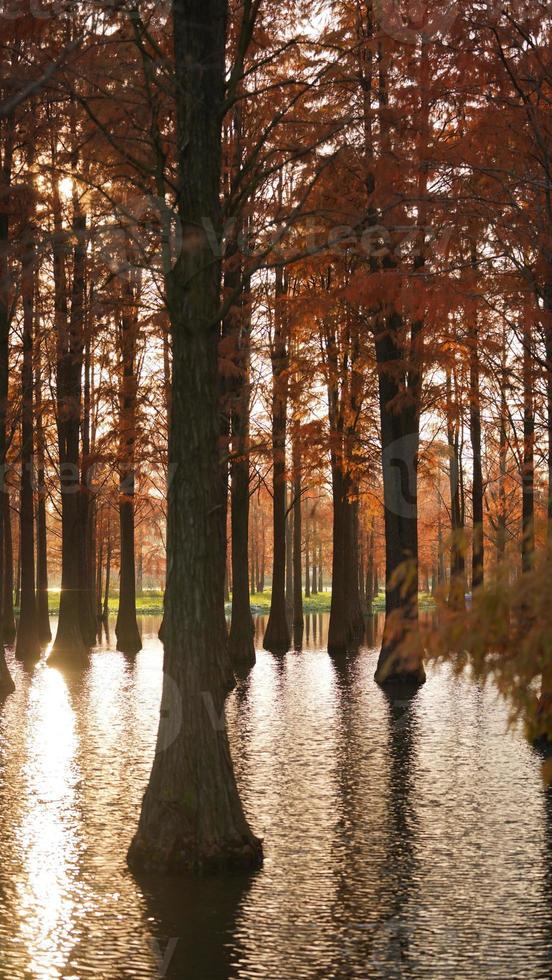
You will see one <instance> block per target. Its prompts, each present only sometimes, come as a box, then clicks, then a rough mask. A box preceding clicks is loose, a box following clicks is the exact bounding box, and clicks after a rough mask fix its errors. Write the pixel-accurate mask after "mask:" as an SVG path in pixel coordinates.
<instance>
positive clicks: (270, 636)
mask: <svg viewBox="0 0 552 980" xmlns="http://www.w3.org/2000/svg"><path fill="white" fill-rule="evenodd" d="M285 292H286V287H285V284H284V280H283V275H282V270H281V269H280V268H278V269H277V270H276V307H277V308H276V313H275V322H276V326H275V328H274V337H273V341H272V349H271V359H272V459H273V471H272V473H273V480H272V522H273V523H272V526H273V563H272V594H271V599H270V615H269V617H268V624H267V627H266V632H265V635H264V640H263V646H264V648H265V650H270V651H271V652H272V653H285V652H286V650H289V648H290V645H291V638H290V634H289V625H288V620H287V614H286V423H287V395H288V377H287V369H288V350H287V327H286V323H285V319H286V314H285V313H284V312H283V311H282V309H281V308H280V307H279V301H280V300H281V298H282V296H283V295H284V294H285Z"/></svg>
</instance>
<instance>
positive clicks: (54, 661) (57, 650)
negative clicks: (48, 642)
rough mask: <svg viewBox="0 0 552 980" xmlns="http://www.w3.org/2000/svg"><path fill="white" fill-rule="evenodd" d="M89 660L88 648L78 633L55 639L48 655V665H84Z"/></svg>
mask: <svg viewBox="0 0 552 980" xmlns="http://www.w3.org/2000/svg"><path fill="white" fill-rule="evenodd" d="M89 661H90V648H89V647H87V646H85V644H84V643H83V642H82V638H81V637H80V635H79V636H78V637H77V636H74V637H63V639H62V640H58V639H57V638H56V641H55V643H54V645H53V647H52V649H51V651H50V654H49V656H48V660H47V664H48V666H49V667H85V666H87V665H88V663H89Z"/></svg>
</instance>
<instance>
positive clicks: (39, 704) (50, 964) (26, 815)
mask: <svg viewBox="0 0 552 980" xmlns="http://www.w3.org/2000/svg"><path fill="white" fill-rule="evenodd" d="M77 747H78V740H77V734H76V724H75V714H74V711H73V708H72V705H71V702H70V698H69V693H68V690H67V685H66V682H65V680H64V678H63V676H62V675H61V674H60V673H58V671H56V670H51V669H50V668H48V667H45V666H42V665H41V666H40V667H39V668H37V670H36V672H35V675H34V677H33V680H32V683H31V686H30V689H29V702H28V718H27V746H26V761H25V764H24V766H23V769H22V773H21V783H22V785H21V793H22V821H21V824H20V827H19V833H18V837H19V848H20V854H21V876H20V879H19V881H18V885H17V891H18V898H19V903H20V915H19V918H18V925H19V929H20V933H21V935H20V939H21V942H22V943H23V944H24V945H25V947H26V949H27V953H28V958H29V966H28V968H29V972H30V974H31V975H32V976H33V977H40V978H50V977H61V976H62V975H63V972H62V971H63V968H64V966H65V963H66V960H67V956H68V954H69V953H70V951H71V948H72V946H73V944H74V942H75V938H76V937H75V924H76V916H77V910H78V912H79V914H80V915H82V913H83V911H84V909H83V904H84V905H85V906H86V902H84V903H83V899H84V898H85V896H84V895H83V894H79V892H80V891H81V889H80V888H79V885H78V881H77V878H78V867H79V861H80V857H81V854H82V851H83V849H84V842H83V839H82V834H81V832H80V826H79V825H80V819H79V813H78V806H77V794H78V786H79V782H80V778H81V777H80V772H79V768H78V765H77V762H76V755H77Z"/></svg>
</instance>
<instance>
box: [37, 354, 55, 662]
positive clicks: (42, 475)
mask: <svg viewBox="0 0 552 980" xmlns="http://www.w3.org/2000/svg"><path fill="white" fill-rule="evenodd" d="M42 412H43V404H42V378H41V358H40V349H39V351H38V356H37V371H36V458H37V506H36V606H37V616H38V638H39V640H40V642H41V643H42V644H43V645H47V644H48V643H49V642H50V640H51V639H52V632H51V629H50V612H49V608H48V536H47V525H46V483H45V480H46V472H45V460H44V456H45V452H44V426H43V422H42Z"/></svg>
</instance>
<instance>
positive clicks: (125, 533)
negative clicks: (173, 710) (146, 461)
mask: <svg viewBox="0 0 552 980" xmlns="http://www.w3.org/2000/svg"><path fill="white" fill-rule="evenodd" d="M138 295H139V286H138V285H136V284H134V287H133V286H132V285H131V284H130V283H129V282H128V281H127V282H125V285H124V287H123V295H122V304H123V305H122V309H121V315H120V324H119V338H120V351H121V382H120V391H119V460H120V471H119V527H120V576H119V609H118V612H117V622H116V624H115V636H116V637H117V649H118V650H120V651H121V652H122V653H127V654H130V655H134V654H136V653H138V651H139V650H141V649H142V637H141V636H140V630H139V629H138V623H137V620H136V567H135V549H134V541H135V533H134V494H135V445H136V424H137V422H136V410H137V394H138V377H137V374H136V346H137V342H138V329H139V322H138V312H137V302H138Z"/></svg>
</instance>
